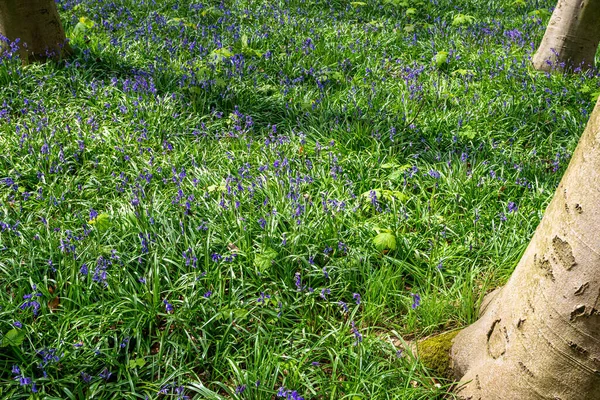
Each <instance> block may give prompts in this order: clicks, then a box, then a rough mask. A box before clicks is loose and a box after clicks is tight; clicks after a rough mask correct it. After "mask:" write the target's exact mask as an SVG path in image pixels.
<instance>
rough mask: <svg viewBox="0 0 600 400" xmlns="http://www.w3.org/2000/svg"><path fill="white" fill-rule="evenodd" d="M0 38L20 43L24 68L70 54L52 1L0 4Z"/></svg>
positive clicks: (2, 0)
mask: <svg viewBox="0 0 600 400" xmlns="http://www.w3.org/2000/svg"><path fill="white" fill-rule="evenodd" d="M0 35H2V36H5V37H6V38H8V40H10V41H11V42H14V41H15V40H16V39H17V38H18V39H19V43H18V46H19V56H20V57H21V60H22V61H23V63H24V64H27V63H28V62H30V61H38V60H46V59H49V58H52V59H60V58H61V57H63V56H65V55H68V54H70V53H71V48H70V46H69V44H68V43H67V41H66V37H65V32H64V30H63V27H62V24H61V22H60V17H59V16H58V12H57V11H56V4H55V3H54V0H0Z"/></svg>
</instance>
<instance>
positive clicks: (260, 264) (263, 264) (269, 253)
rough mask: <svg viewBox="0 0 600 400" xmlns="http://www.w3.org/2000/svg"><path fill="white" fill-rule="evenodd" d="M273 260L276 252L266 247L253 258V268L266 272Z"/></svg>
mask: <svg viewBox="0 0 600 400" xmlns="http://www.w3.org/2000/svg"><path fill="white" fill-rule="evenodd" d="M275 258H277V252H276V251H275V250H273V249H271V248H270V247H267V248H265V249H264V250H263V251H262V252H261V253H259V254H257V255H256V256H255V257H254V266H255V267H256V268H258V269H259V270H260V271H261V272H263V271H266V270H267V269H269V268H270V267H271V265H272V264H273V260H275Z"/></svg>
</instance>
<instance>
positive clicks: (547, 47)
mask: <svg viewBox="0 0 600 400" xmlns="http://www.w3.org/2000/svg"><path fill="white" fill-rule="evenodd" d="M599 42H600V0H559V1H558V4H557V5H556V8H555V9H554V12H553V13H552V17H551V18H550V22H549V23H548V27H547V28H546V33H545V34H544V38H543V39H542V43H541V44H540V47H539V49H538V51H537V52H536V53H535V55H534V56H533V66H534V67H535V69H537V70H541V71H549V72H550V71H570V72H572V71H577V69H578V68H581V70H586V69H589V68H590V67H593V66H594V58H595V56H596V50H597V49H598V43H599Z"/></svg>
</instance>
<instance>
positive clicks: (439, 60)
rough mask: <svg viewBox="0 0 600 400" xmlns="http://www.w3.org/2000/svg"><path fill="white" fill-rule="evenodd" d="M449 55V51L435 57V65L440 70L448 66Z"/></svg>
mask: <svg viewBox="0 0 600 400" xmlns="http://www.w3.org/2000/svg"><path fill="white" fill-rule="evenodd" d="M448 55H449V53H448V52H447V51H439V52H438V53H437V54H436V55H435V56H434V57H433V63H434V64H435V65H436V67H438V68H440V69H441V68H444V67H446V66H447V65H448Z"/></svg>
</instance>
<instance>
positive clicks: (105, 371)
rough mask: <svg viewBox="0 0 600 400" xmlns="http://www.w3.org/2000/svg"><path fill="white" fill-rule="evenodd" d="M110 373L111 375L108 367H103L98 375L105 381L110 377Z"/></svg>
mask: <svg viewBox="0 0 600 400" xmlns="http://www.w3.org/2000/svg"><path fill="white" fill-rule="evenodd" d="M111 375H112V372H110V371H109V370H108V368H104V369H103V370H102V372H100V374H99V375H98V376H99V377H100V378H102V379H104V380H105V381H107V380H109V379H110V377H111Z"/></svg>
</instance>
